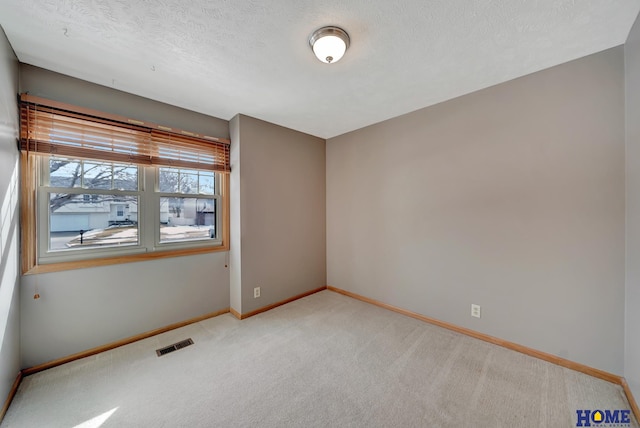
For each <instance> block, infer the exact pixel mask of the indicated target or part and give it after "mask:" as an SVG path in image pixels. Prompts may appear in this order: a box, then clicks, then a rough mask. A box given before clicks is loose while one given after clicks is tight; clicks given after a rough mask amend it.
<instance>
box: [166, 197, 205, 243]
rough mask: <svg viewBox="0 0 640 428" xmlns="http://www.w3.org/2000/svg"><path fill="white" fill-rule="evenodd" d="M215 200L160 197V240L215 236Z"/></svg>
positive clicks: (172, 240) (169, 240)
mask: <svg viewBox="0 0 640 428" xmlns="http://www.w3.org/2000/svg"><path fill="white" fill-rule="evenodd" d="M215 225H216V200H215V199H206V198H168V197H161V198H160V242H174V241H186V240H194V239H212V238H216V233H217V232H216V227H215Z"/></svg>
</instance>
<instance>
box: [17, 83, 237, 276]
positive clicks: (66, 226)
mask: <svg viewBox="0 0 640 428" xmlns="http://www.w3.org/2000/svg"><path fill="white" fill-rule="evenodd" d="M61 106H62V105H60V104H58V103H54V102H50V101H47V100H42V99H39V98H35V97H31V96H28V95H23V96H22V102H21V150H22V173H23V192H24V193H23V194H24V195H32V196H27V197H24V198H23V206H22V210H23V218H24V224H23V237H22V239H23V244H24V245H23V271H24V272H25V273H29V272H47V271H54V270H62V269H71V268H78V267H85V266H89V265H92V264H94V265H95V264H111V263H120V262H126V261H135V260H140V259H148V258H155V257H168V256H177V255H185V254H192V253H198V252H206V251H219V250H226V249H228V220H229V219H228V171H229V148H228V141H226V140H222V141H209V140H217V139H211V138H210V137H208V139H206V140H205V139H204V138H203V137H202V136H197V135H195V134H191V133H188V134H189V135H188V136H185V133H184V132H178V131H175V130H171V129H169V128H166V127H159V126H156V125H152V124H146V123H142V122H138V121H134V122H135V126H131V125H130V124H129V122H128V121H127V120H126V119H123V118H117V117H114V116H109V117H107V118H100V119H97V118H98V117H101V116H99V114H97V112H87V111H86V110H80V111H77V110H78V109H77V108H74V107H71V106H66V105H65V106H63V107H64V108H60V107H61ZM74 109H75V110H74ZM116 119H117V120H116ZM158 129H159V130H158Z"/></svg>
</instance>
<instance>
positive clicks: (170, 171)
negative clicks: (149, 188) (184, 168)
mask: <svg viewBox="0 0 640 428" xmlns="http://www.w3.org/2000/svg"><path fill="white" fill-rule="evenodd" d="M159 170H160V172H159V175H160V180H159V181H160V182H159V183H158V188H159V189H160V191H161V192H166V193H179V192H180V172H179V170H178V169H175V168H159Z"/></svg>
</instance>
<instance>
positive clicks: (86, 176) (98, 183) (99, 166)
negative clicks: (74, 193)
mask: <svg viewBox="0 0 640 428" xmlns="http://www.w3.org/2000/svg"><path fill="white" fill-rule="evenodd" d="M49 183H50V185H51V186H52V187H84V188H86V189H101V190H109V189H118V190H133V191H136V190H138V167H136V166H132V165H126V164H117V163H115V164H114V163H112V162H100V161H81V160H76V159H65V158H51V159H49Z"/></svg>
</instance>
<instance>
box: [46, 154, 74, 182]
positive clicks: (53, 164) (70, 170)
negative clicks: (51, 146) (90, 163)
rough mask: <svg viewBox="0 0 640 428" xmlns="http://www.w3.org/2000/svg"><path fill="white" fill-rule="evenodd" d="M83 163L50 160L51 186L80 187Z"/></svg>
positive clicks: (67, 160) (57, 159) (56, 159)
mask: <svg viewBox="0 0 640 428" xmlns="http://www.w3.org/2000/svg"><path fill="white" fill-rule="evenodd" d="M81 184H82V163H81V162H80V161H77V160H69V159H60V158H50V159H49V185H50V186H52V187H80V185H81Z"/></svg>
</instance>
